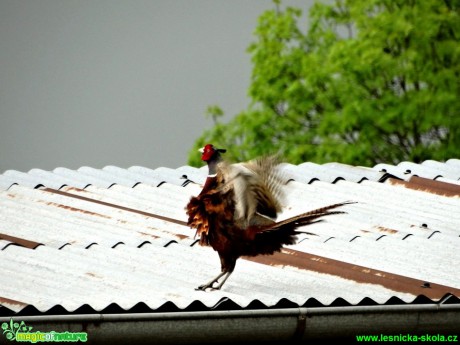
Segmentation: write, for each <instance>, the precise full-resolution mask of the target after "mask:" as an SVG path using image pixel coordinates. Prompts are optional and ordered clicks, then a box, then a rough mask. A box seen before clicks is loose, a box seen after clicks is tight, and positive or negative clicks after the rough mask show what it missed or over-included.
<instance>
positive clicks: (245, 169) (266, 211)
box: [218, 156, 286, 228]
mask: <svg viewBox="0 0 460 345" xmlns="http://www.w3.org/2000/svg"><path fill="white" fill-rule="evenodd" d="M218 171H219V172H220V174H222V176H223V181H224V183H223V184H222V187H221V188H222V190H233V197H234V204H235V216H234V220H235V223H236V224H238V225H239V226H240V227H241V228H246V227H248V226H252V225H268V224H273V223H274V222H275V219H276V217H277V215H278V213H279V212H281V208H282V207H281V201H282V198H283V190H282V186H283V185H284V184H285V183H286V180H285V179H284V178H283V174H282V172H281V170H280V169H279V161H278V159H277V158H276V157H275V156H268V157H262V158H258V159H255V160H252V161H249V162H246V163H239V164H225V163H223V164H221V165H220V166H219V170H218Z"/></svg>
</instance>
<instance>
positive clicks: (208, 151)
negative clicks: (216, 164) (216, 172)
mask: <svg viewBox="0 0 460 345" xmlns="http://www.w3.org/2000/svg"><path fill="white" fill-rule="evenodd" d="M200 151H201V160H202V161H205V162H207V161H209V160H210V159H211V158H212V156H213V155H214V153H215V152H216V149H215V148H214V146H213V145H211V144H207V145H205V146H204V147H203V148H201V149H200Z"/></svg>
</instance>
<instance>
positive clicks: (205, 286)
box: [195, 280, 220, 291]
mask: <svg viewBox="0 0 460 345" xmlns="http://www.w3.org/2000/svg"><path fill="white" fill-rule="evenodd" d="M217 282H218V281H217V280H216V281H213V282H210V283H207V284H203V285H200V286H198V287H197V288H195V290H196V291H206V289H211V290H212V291H214V290H220V285H217V286H216V287H214V286H213V285H214V284H215V283H217Z"/></svg>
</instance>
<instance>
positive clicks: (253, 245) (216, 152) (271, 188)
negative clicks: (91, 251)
mask: <svg viewBox="0 0 460 345" xmlns="http://www.w3.org/2000/svg"><path fill="white" fill-rule="evenodd" d="M200 151H201V153H202V156H201V159H202V160H203V161H204V162H206V163H207V165H208V176H207V178H206V181H205V184H204V186H203V189H202V190H201V192H200V193H199V194H198V195H197V196H192V197H191V198H190V201H189V202H188V204H187V206H186V208H185V210H186V213H187V215H188V222H187V224H188V225H189V226H190V227H191V228H194V229H196V234H195V236H197V235H199V237H200V239H199V241H200V244H201V245H207V246H211V247H212V248H213V249H214V250H215V251H217V253H218V254H219V258H220V263H221V272H220V273H219V274H218V275H217V276H216V277H215V278H214V279H211V280H210V281H209V282H207V283H205V284H203V285H200V286H198V287H197V288H196V290H203V291H205V290H206V289H208V288H210V289H213V290H218V289H220V288H222V286H223V285H224V283H225V282H226V280H227V279H228V277H229V276H230V275H231V274H232V272H233V270H234V269H235V265H236V261H237V260H238V258H239V257H241V256H257V255H269V254H273V253H274V252H276V251H280V250H281V248H282V247H283V246H284V245H290V244H294V243H295V242H296V240H297V237H296V235H297V234H299V233H305V232H304V231H299V230H297V228H298V227H300V226H304V225H308V224H312V223H315V222H318V221H321V220H320V219H319V218H320V217H323V216H328V215H332V214H340V213H344V212H343V211H337V210H334V209H336V208H338V207H340V206H343V205H345V204H348V203H350V202H342V203H337V204H333V205H329V206H326V207H323V208H320V209H316V210H313V211H310V212H306V213H302V214H300V215H298V216H295V217H291V218H288V219H285V220H282V221H279V222H277V221H276V217H277V215H278V214H279V213H280V212H281V210H282V205H281V200H282V196H283V185H284V184H285V183H286V181H285V180H283V174H282V172H281V170H280V162H279V161H278V159H277V158H276V157H274V156H267V157H262V158H258V159H255V160H252V161H248V162H245V163H235V164H229V163H227V162H225V161H224V160H223V159H222V156H221V154H222V153H225V152H226V150H225V149H218V148H216V147H214V145H212V144H207V145H206V146H204V147H203V148H202V149H200ZM221 278H222V280H221V282H220V283H219V279H221ZM214 284H218V285H217V286H214Z"/></svg>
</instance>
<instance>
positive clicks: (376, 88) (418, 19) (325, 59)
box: [189, 0, 460, 165]
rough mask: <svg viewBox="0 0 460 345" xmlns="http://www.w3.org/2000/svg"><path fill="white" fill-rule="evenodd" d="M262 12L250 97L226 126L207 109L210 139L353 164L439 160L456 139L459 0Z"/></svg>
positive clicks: (241, 150) (450, 152)
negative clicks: (305, 17) (306, 12)
mask: <svg viewBox="0 0 460 345" xmlns="http://www.w3.org/2000/svg"><path fill="white" fill-rule="evenodd" d="M274 7H275V8H274V9H273V10H269V11H266V12H264V13H263V14H262V15H261V16H260V18H259V23H258V26H257V29H256V31H255V35H256V40H255V42H253V43H252V44H251V45H250V47H249V48H248V51H249V53H250V54H251V56H252V64H253V71H252V77H251V85H250V87H249V95H250V97H251V99H252V102H251V104H250V106H249V107H248V108H247V109H246V110H244V111H242V112H241V113H240V114H238V115H236V116H235V117H234V118H233V119H232V120H231V121H229V122H228V123H222V122H221V119H222V114H223V112H222V110H221V109H220V108H219V107H218V106H212V107H209V108H208V111H207V113H208V115H209V116H210V117H211V118H212V120H213V123H214V126H213V127H212V128H211V129H208V130H206V131H204V133H203V134H202V135H201V137H200V138H198V139H197V141H196V143H195V147H194V149H193V150H191V152H190V159H189V163H190V164H194V165H199V164H201V163H200V162H199V157H197V155H196V148H197V147H201V146H203V144H205V143H207V142H212V143H214V144H216V145H219V146H221V147H225V148H227V149H228V151H229V152H228V155H227V156H228V157H230V158H231V159H233V160H246V159H250V158H253V157H255V156H258V155H262V154H269V153H274V152H277V153H280V154H281V155H282V157H283V158H284V159H285V160H286V161H289V162H291V163H294V164H297V163H300V162H304V161H315V162H318V163H322V162H327V161H338V162H343V163H348V164H355V165H372V164H376V163H380V162H386V163H393V164H396V163H398V162H400V161H403V160H410V161H414V162H420V161H422V160H425V159H436V160H445V159H448V158H452V157H458V154H459V148H460V1H458V0H456V1H449V0H444V1H441V0H423V1H417V0H349V1H347V0H344V1H340V0H337V1H335V2H334V3H333V4H321V3H316V4H315V5H314V6H313V7H311V9H310V12H309V26H308V28H307V29H305V30H302V29H301V25H299V24H302V20H303V17H302V13H301V11H300V10H299V9H296V8H290V7H287V8H282V7H281V5H280V3H279V1H275V6H274Z"/></svg>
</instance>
